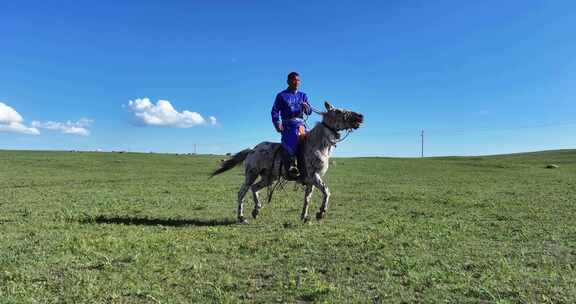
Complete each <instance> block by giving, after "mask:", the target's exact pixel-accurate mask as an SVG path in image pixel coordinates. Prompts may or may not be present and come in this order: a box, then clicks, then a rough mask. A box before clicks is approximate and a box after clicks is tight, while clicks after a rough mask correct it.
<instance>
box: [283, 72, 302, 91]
mask: <svg viewBox="0 0 576 304" xmlns="http://www.w3.org/2000/svg"><path fill="white" fill-rule="evenodd" d="M286 82H287V83H288V89H290V90H293V91H296V90H298V87H299V86H300V74H298V73H296V72H291V73H290V74H288V79H287V80H286Z"/></svg>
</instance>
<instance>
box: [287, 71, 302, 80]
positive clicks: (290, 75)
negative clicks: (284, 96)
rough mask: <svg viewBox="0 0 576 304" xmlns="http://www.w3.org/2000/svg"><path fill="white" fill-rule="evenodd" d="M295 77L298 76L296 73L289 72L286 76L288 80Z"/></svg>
mask: <svg viewBox="0 0 576 304" xmlns="http://www.w3.org/2000/svg"><path fill="white" fill-rule="evenodd" d="M296 76H300V74H298V73H296V72H290V74H288V80H290V79H292V78H294V77H296Z"/></svg>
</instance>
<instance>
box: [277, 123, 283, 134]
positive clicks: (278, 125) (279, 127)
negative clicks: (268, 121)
mask: <svg viewBox="0 0 576 304" xmlns="http://www.w3.org/2000/svg"><path fill="white" fill-rule="evenodd" d="M276 131H277V132H278V133H282V131H284V127H283V126H282V124H281V123H278V124H276Z"/></svg>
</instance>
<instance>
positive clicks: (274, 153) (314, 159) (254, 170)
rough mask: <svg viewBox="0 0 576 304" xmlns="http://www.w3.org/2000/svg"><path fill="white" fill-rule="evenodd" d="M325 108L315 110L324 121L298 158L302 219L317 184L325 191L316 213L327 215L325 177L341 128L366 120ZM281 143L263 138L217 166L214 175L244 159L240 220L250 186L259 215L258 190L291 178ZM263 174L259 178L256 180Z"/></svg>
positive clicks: (308, 137) (306, 140)
mask: <svg viewBox="0 0 576 304" xmlns="http://www.w3.org/2000/svg"><path fill="white" fill-rule="evenodd" d="M324 107H325V108H326V111H325V112H324V111H322V112H320V111H317V110H316V111H315V112H316V113H318V114H320V115H322V121H321V122H320V123H318V124H316V126H314V128H312V130H310V131H309V132H308V133H306V135H305V137H304V139H303V140H302V142H301V146H300V157H299V160H300V161H302V162H303V164H301V165H302V166H301V168H302V169H304V170H301V173H300V177H299V179H298V180H297V182H299V183H301V184H303V185H304V186H305V190H304V205H303V207H302V213H301V215H300V219H301V220H302V221H305V222H306V221H308V220H309V216H308V205H309V204H310V199H311V198H312V191H313V189H314V187H316V188H318V189H319V190H320V191H321V192H322V195H323V198H322V205H321V206H320V210H319V211H318V212H317V213H316V219H317V220H321V219H322V218H324V217H325V215H326V211H327V210H328V200H329V199H330V190H329V189H328V186H327V185H326V183H325V182H324V181H323V180H322V177H323V176H324V175H325V174H326V172H327V171H328V165H329V159H330V155H331V153H332V150H333V148H334V147H335V146H336V144H337V143H338V142H339V141H340V140H341V137H340V133H339V132H340V131H345V130H346V131H348V132H351V131H352V130H356V129H358V128H359V127H360V125H361V124H362V123H363V121H364V116H363V115H362V114H360V113H356V112H352V111H349V110H345V109H339V108H335V107H333V106H332V105H331V104H330V103H328V102H325V103H324ZM281 149H283V148H282V145H281V144H280V143H274V142H261V143H260V144H258V145H256V146H255V147H254V148H252V149H245V150H242V151H240V152H238V153H236V154H235V155H234V156H233V157H232V158H230V159H228V160H225V161H222V162H221V164H220V167H219V168H218V169H216V170H215V171H214V172H213V173H212V175H211V177H214V176H215V175H218V174H221V173H223V172H226V171H228V170H230V169H232V168H234V167H235V166H237V165H239V164H241V163H244V167H245V170H244V183H243V184H242V186H241V187H240V190H239V191H238V209H237V218H238V222H239V223H243V224H246V223H248V221H247V220H246V218H245V217H244V196H245V195H246V193H247V192H248V190H250V189H251V190H252V197H253V200H254V209H253V210H252V217H253V218H254V219H256V218H257V217H258V214H259V213H260V209H262V204H261V202H260V198H259V195H258V192H259V191H260V190H262V189H264V188H266V187H270V186H272V185H273V183H274V182H276V181H278V180H279V179H280V178H284V179H286V180H290V179H289V177H288V172H285V170H282V167H283V166H282V157H280V156H279V154H280V153H281V152H282V151H281ZM258 177H260V180H259V181H258V182H256V180H257V179H258Z"/></svg>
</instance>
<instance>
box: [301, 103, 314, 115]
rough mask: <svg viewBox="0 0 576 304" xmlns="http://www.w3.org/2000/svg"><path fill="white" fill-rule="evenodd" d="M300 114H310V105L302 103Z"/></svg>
mask: <svg viewBox="0 0 576 304" xmlns="http://www.w3.org/2000/svg"><path fill="white" fill-rule="evenodd" d="M302 112H304V113H305V114H308V113H311V112H312V109H311V108H310V104H308V103H307V102H303V103H302Z"/></svg>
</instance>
